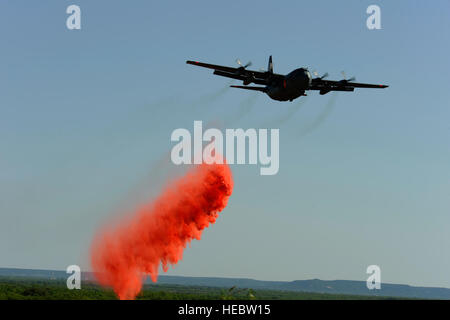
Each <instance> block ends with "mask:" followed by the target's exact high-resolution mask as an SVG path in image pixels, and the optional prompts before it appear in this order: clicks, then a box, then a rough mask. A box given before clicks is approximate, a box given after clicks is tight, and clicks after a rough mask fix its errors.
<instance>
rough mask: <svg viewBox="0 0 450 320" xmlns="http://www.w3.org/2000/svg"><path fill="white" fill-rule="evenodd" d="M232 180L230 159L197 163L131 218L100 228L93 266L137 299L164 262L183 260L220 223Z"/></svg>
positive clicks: (121, 293) (107, 282)
mask: <svg viewBox="0 0 450 320" xmlns="http://www.w3.org/2000/svg"><path fill="white" fill-rule="evenodd" d="M232 190H233V179H232V174H231V170H230V167H229V166H228V165H227V164H223V165H221V164H212V165H208V164H202V165H197V166H193V167H192V168H191V169H190V170H189V171H188V172H187V173H186V175H185V176H183V177H181V178H179V179H177V180H175V181H172V183H170V184H169V185H168V186H167V187H166V188H165V189H164V190H163V192H162V193H161V195H160V196H159V197H158V198H157V199H156V200H155V201H153V202H151V203H148V204H145V205H143V206H142V207H140V208H139V209H137V210H136V211H135V212H133V213H132V214H131V216H130V217H129V218H128V219H123V220H122V221H119V223H118V224H117V225H114V226H111V225H110V226H107V227H104V228H103V229H101V230H99V232H98V233H97V234H96V236H95V237H94V240H93V243H92V246H91V251H90V252H91V265H92V268H93V270H94V275H95V277H96V279H97V280H98V282H99V283H100V284H101V285H102V286H107V287H112V288H113V290H114V291H115V293H116V294H117V296H118V297H119V298H120V299H134V298H135V297H136V295H137V294H138V293H139V292H140V290H141V288H142V284H143V281H144V279H145V277H146V276H147V275H150V277H151V279H152V281H153V282H156V281H157V277H158V270H159V267H160V266H162V269H163V271H164V272H166V271H167V270H168V268H169V265H175V264H176V263H177V262H178V261H180V260H181V259H182V256H183V250H184V248H185V247H186V245H187V244H188V243H190V242H191V241H192V240H193V239H197V240H200V238H201V235H202V231H203V230H204V229H205V228H207V227H208V226H209V225H210V224H213V223H215V221H216V219H217V217H218V216H219V212H220V211H222V210H223V209H224V208H225V207H226V205H227V202H228V199H229V197H230V196H231V193H232Z"/></svg>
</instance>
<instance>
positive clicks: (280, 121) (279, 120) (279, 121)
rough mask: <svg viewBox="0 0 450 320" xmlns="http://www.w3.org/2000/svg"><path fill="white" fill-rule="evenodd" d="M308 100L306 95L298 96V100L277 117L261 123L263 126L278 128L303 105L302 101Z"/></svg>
mask: <svg viewBox="0 0 450 320" xmlns="http://www.w3.org/2000/svg"><path fill="white" fill-rule="evenodd" d="M307 100H308V98H307V97H305V98H300V99H299V101H298V102H296V103H294V104H293V105H290V106H289V107H288V109H287V111H286V113H284V114H282V115H281V116H279V117H278V118H275V119H271V120H269V121H268V122H266V123H265V124H263V125H262V127H263V128H279V127H281V126H282V125H283V124H285V123H286V122H288V121H289V120H290V119H291V118H292V117H293V116H294V115H295V114H296V113H297V111H298V110H300V108H301V107H302V106H303V105H304V103H305V102H306V101H307Z"/></svg>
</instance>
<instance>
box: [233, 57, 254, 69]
mask: <svg viewBox="0 0 450 320" xmlns="http://www.w3.org/2000/svg"><path fill="white" fill-rule="evenodd" d="M236 63H237V64H238V65H240V66H241V68H244V69H245V68H247V67H250V66H251V65H252V62H251V61H249V62H247V64H246V65H243V64H242V63H241V60H239V59H236Z"/></svg>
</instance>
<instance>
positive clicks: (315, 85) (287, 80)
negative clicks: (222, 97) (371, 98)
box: [186, 56, 388, 101]
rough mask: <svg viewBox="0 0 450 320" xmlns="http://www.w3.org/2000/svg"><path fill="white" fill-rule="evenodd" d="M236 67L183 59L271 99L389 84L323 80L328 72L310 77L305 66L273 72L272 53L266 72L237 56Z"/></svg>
mask: <svg viewBox="0 0 450 320" xmlns="http://www.w3.org/2000/svg"><path fill="white" fill-rule="evenodd" d="M236 62H237V63H238V64H239V67H237V68H233V67H225V66H219V65H215V64H208V63H203V62H198V61H190V60H188V61H186V63H188V64H192V65H195V66H199V67H204V68H209V69H214V74H215V75H218V76H222V77H228V78H232V79H236V80H242V81H243V84H244V85H243V86H234V85H232V86H230V87H233V88H240V89H247V90H256V91H261V92H264V93H266V94H267V95H268V96H269V97H270V98H272V99H274V100H278V101H292V100H294V99H297V98H298V97H300V96H306V94H305V91H308V90H319V93H320V94H321V95H324V94H327V93H328V92H330V91H354V90H355V88H377V89H382V88H387V87H388V86H386V85H383V84H368V83H356V82H352V81H354V80H355V78H354V77H352V78H350V79H348V80H347V79H345V74H344V79H342V80H337V81H335V80H324V79H325V78H326V77H327V76H328V73H325V74H324V75H323V76H321V77H319V76H318V75H317V73H316V72H314V73H313V74H314V76H315V78H313V77H312V76H311V73H310V72H309V71H308V69H306V68H299V69H295V70H294V71H292V72H291V73H289V74H287V75H282V74H277V73H273V63H272V56H270V57H269V65H268V68H267V71H251V70H247V67H249V66H250V65H251V62H249V63H247V64H246V65H242V64H241V62H240V61H239V59H237V60H236ZM250 83H254V84H258V85H263V86H262V87H261V86H260V87H257V86H247V85H248V84H250Z"/></svg>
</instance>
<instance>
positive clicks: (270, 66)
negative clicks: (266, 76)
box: [267, 56, 273, 73]
mask: <svg viewBox="0 0 450 320" xmlns="http://www.w3.org/2000/svg"><path fill="white" fill-rule="evenodd" d="M267 72H269V73H273V63H272V56H270V57H269V65H268V66H267Z"/></svg>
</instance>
